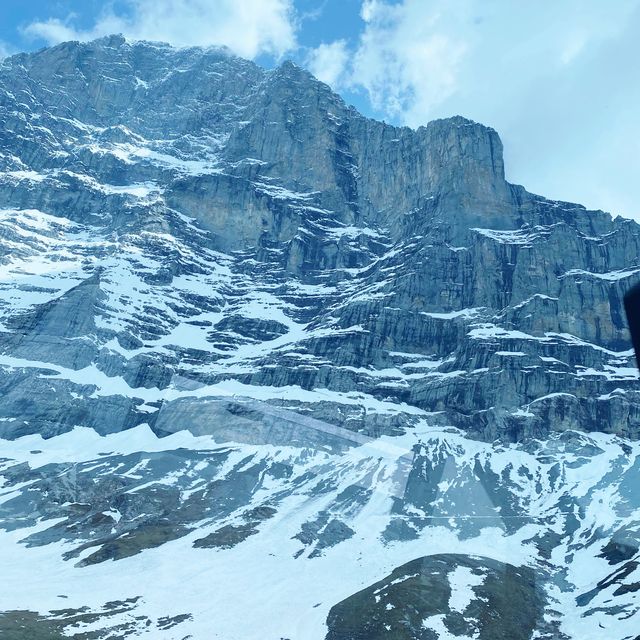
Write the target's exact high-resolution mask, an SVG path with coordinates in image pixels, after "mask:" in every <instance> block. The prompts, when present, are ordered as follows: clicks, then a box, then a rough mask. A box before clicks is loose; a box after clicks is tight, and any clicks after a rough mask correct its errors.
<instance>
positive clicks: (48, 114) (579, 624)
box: [0, 36, 640, 640]
mask: <svg viewBox="0 0 640 640" xmlns="http://www.w3.org/2000/svg"><path fill="white" fill-rule="evenodd" d="M0 131H1V132H2V133H1V134H0V247H1V249H0V250H1V252H2V254H1V255H2V261H1V267H0V290H1V295H0V390H1V392H2V400H1V401H0V438H1V439H2V456H1V458H2V459H0V566H1V567H2V568H3V578H4V580H3V583H4V589H3V588H0V635H3V632H5V631H6V632H7V633H8V636H7V637H14V638H19V639H20V640H22V639H26V638H34V637H52V638H54V637H69V636H73V637H77V638H86V639H88V638H97V637H101V638H103V637H104V638H106V637H109V638H113V639H114V640H115V639H116V638H132V637H146V638H150V639H152V640H156V639H158V638H162V640H171V639H174V638H175V639H176V640H180V639H183V638H185V637H191V638H194V640H209V639H210V638H224V640H231V639H236V638H237V639H240V640H250V639H253V638H256V640H257V639H258V638H260V639H264V638H268V639H271V638H289V639H290V640H308V639H312V640H315V639H316V638H318V639H319V638H323V637H325V638H328V639H330V640H356V639H357V638H367V639H373V638H385V639H387V638H391V637H393V638H402V639H407V640H414V639H416V640H417V639H422V640H424V639H425V638H428V639H429V640H435V639H436V638H439V637H447V638H450V637H456V638H460V639H461V640H462V639H463V638H479V639H481V640H482V639H486V640H496V639H498V638H509V640H514V639H518V640H520V639H522V640H529V639H530V638H533V637H536V638H539V639H541V640H543V639H546V640H552V639H553V640H558V639H562V640H568V639H572V638H575V639H576V640H577V639H580V640H584V639H585V638H601V637H606V638H611V640H623V639H627V640H628V639H630V638H633V637H636V634H637V630H638V625H637V616H638V611H639V610H640V577H639V576H638V573H639V572H640V569H639V568H638V567H640V557H639V556H638V549H639V548H640V529H639V528H638V521H639V517H640V495H639V493H638V486H640V446H639V445H638V443H637V442H635V440H637V439H638V438H639V437H640V388H639V386H638V384H639V382H638V373H637V370H636V367H635V362H634V359H633V351H632V348H631V343H630V338H629V335H628V332H627V328H626V324H625V319H624V312H623V304H622V300H623V295H624V293H625V291H627V289H628V288H629V287H631V286H632V285H633V284H635V283H636V282H638V281H640V258H639V256H640V226H639V225H638V224H636V223H635V222H632V221H630V220H625V219H622V218H616V219H612V218H611V216H610V215H608V214H606V213H603V212H601V211H587V210H586V209H585V208H584V207H581V206H580V205H576V204H570V203H567V202H559V201H555V200H548V199H545V198H544V197H541V196H538V195H534V194H531V193H528V192H527V191H526V190H525V189H524V188H523V187H522V186H519V185H513V184H510V183H509V182H507V181H506V179H505V171H504V163H503V155H502V143H501V141H500V138H499V136H498V134H497V133H496V132H495V131H494V130H493V129H491V128H488V127H485V126H483V125H481V124H478V123H475V122H472V121H470V120H467V119H465V118H462V117H459V116H456V117H453V118H448V119H444V120H437V121H434V122H431V123H429V124H428V125H427V126H425V127H420V128H419V129H417V130H412V129H409V128H406V127H393V126H390V125H388V124H384V123H380V122H376V121H375V120H371V119H368V118H365V117H363V116H362V115H360V114H359V113H358V112H357V111H355V110H354V109H353V108H352V107H349V106H348V105H346V104H345V103H344V101H343V100H342V99H341V98H340V97H339V96H337V95H336V94H334V93H333V92H332V91H331V90H330V88H329V87H328V86H326V85H325V84H322V83H321V82H319V81H317V80H316V79H315V78H313V76H311V75H310V74H309V73H307V72H306V71H304V70H302V69H300V68H299V67H297V66H295V65H294V64H292V63H290V62H285V63H284V64H282V65H281V66H280V67H278V68H277V69H273V70H269V71H267V70H265V69H262V68H260V67H259V66H256V65H255V64H253V63H251V62H248V61H246V60H242V59H240V58H237V57H234V56H233V55H231V54H230V53H229V52H228V51H226V50H222V49H214V48H211V49H200V48H188V49H174V48H172V47H170V46H168V45H164V44H161V43H149V42H136V43H131V42H127V41H125V40H124V39H123V38H121V37H119V36H113V37H109V38H103V39H100V40H97V41H95V42H89V43H83V44H80V43H77V42H68V43H64V44H61V45H59V46H56V47H52V48H49V49H44V50H42V51H39V52H37V53H33V54H20V55H17V56H13V57H11V58H8V59H6V60H4V61H3V62H2V63H1V64H0ZM311 576H313V577H312V578H311ZM7 585H9V586H8V587H7ZM594 629H596V630H597V633H596V634H595V635H594V632H593V630H594ZM12 633H13V634H14V635H13V636H11V634H12ZM15 634H18V635H17V636H16V635H15ZM20 634H21V635H20Z"/></svg>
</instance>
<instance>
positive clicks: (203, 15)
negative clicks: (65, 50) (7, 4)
mask: <svg viewBox="0 0 640 640" xmlns="http://www.w3.org/2000/svg"><path fill="white" fill-rule="evenodd" d="M127 2H128V5H129V6H128V9H129V10H128V12H127V13H126V14H124V13H123V14H116V13H114V12H113V11H112V10H107V11H104V12H103V13H102V14H101V15H100V16H99V18H98V19H97V21H96V23H95V25H94V26H93V27H92V28H90V29H87V30H79V29H77V28H76V27H75V26H74V16H69V18H68V19H67V20H65V21H61V20H58V19H50V20H46V21H40V22H33V23H31V24H30V25H28V26H27V27H26V28H25V29H24V33H25V35H27V36H32V37H35V38H40V39H42V40H44V41H45V42H47V43H48V44H56V43H58V42H63V41H65V40H91V39H93V38H97V37H100V36H104V35H109V34H112V33H122V34H123V35H125V36H126V37H128V38H131V39H132V40H156V41H162V42H169V43H171V44H174V45H177V46H192V45H199V46H208V45H219V46H227V47H229V48H230V49H231V50H232V51H234V52H235V53H237V54H238V55H240V56H243V57H245V58H255V57H256V56H258V55H260V54H262V53H267V54H272V55H274V56H276V57H280V56H282V55H283V54H284V53H285V52H287V51H289V50H291V49H293V48H294V47H295V46H296V26H295V16H294V8H293V2H292V0H127Z"/></svg>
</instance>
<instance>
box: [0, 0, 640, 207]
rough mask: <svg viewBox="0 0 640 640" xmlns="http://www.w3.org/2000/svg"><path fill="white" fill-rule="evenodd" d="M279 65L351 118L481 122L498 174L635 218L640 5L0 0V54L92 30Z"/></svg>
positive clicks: (631, 0) (489, 0) (468, 0)
mask: <svg viewBox="0 0 640 640" xmlns="http://www.w3.org/2000/svg"><path fill="white" fill-rule="evenodd" d="M116 32H121V33H124V34H125V35H126V36H127V37H129V38H131V39H141V38H143V39H153V40H164V41H168V42H171V43H173V44H175V45H177V46H186V45H216V44H224V45H226V46H228V47H230V48H231V49H232V50H234V51H235V52H236V53H238V54H239V55H242V56H244V57H247V58H252V59H254V60H256V61H257V62H258V63H259V64H263V65H265V66H272V65H274V64H277V63H278V62H279V61H281V60H283V59H286V58H289V59H292V60H294V61H295V62H297V63H298V64H301V65H302V66H305V67H306V68H308V69H309V70H311V71H312V72H313V73H315V74H316V75H317V76H318V77H319V78H320V79H321V80H323V81H325V82H327V83H328V84H330V85H331V86H332V87H333V88H334V89H335V90H336V91H338V92H339V93H340V94H341V95H342V96H344V97H345V99H346V100H347V102H349V103H351V104H354V105H355V106H356V107H357V108H358V109H359V110H360V111H362V112H363V113H365V114H366V115H370V116H373V117H377V118H380V119H385V120H386V121H387V122H392V123H394V124H403V125H408V126H412V127H416V126H419V125H421V124H426V123H427V122H428V121H429V120H432V119H434V118H438V117H446V116H450V115H454V114H461V115H464V116H466V117H469V118H472V119H473V120H477V121H479V122H483V123H485V124H488V125H490V126H493V127H494V128H496V129H497V130H498V132H499V133H500V135H501V137H502V139H503V142H504V146H505V160H506V166H507V178H508V179H510V180H511V181H512V182H517V183H520V184H524V185H525V186H526V187H527V188H528V189H529V190H530V191H534V192H537V193H541V194H543V195H545V196H548V197H552V198H558V199H564V200H570V201H575V202H580V203H582V204H585V205H586V206H588V207H591V208H602V209H604V210H607V211H611V212H612V213H614V214H621V215H626V216H631V217H635V218H637V219H640V179H639V176H640V108H639V107H638V105H640V38H638V36H637V34H638V33H640V0H615V1H611V2H605V1H604V0H537V1H536V2H533V1H525V0H521V1H517V0H114V1H113V2H101V1H98V0H20V1H18V0H3V2H2V3H1V4H0V56H2V55H7V54H10V53H13V52H16V51H25V50H33V49H37V48H40V47H42V46H45V45H47V44H53V43H56V42H60V41H63V40H66V39H91V38H94V37H98V36H101V35H104V34H106V33H116Z"/></svg>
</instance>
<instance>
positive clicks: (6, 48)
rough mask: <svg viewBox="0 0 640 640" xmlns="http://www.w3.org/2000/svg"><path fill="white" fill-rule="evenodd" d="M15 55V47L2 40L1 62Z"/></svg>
mask: <svg viewBox="0 0 640 640" xmlns="http://www.w3.org/2000/svg"><path fill="white" fill-rule="evenodd" d="M13 53H15V51H14V49H13V47H11V46H9V45H8V44H7V43H6V42H3V41H2V40H0V61H2V60H4V59H5V58H6V57H7V56H10V55H12V54H13Z"/></svg>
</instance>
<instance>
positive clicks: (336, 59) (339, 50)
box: [306, 40, 350, 91]
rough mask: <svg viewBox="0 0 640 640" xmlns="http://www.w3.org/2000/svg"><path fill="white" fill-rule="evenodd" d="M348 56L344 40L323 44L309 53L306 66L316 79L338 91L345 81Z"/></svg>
mask: <svg viewBox="0 0 640 640" xmlns="http://www.w3.org/2000/svg"><path fill="white" fill-rule="evenodd" d="M349 56H350V53H349V50H348V48H347V42H346V41H345V40H336V41H334V42H331V43H329V44H326V43H323V44H321V45H320V46H318V47H316V48H315V49H313V50H311V51H310V52H309V54H308V55H307V59H306V66H307V68H308V69H309V71H311V73H313V75H314V76H315V77H316V78H318V79H319V80H322V82H326V83H327V84H328V85H331V86H332V87H333V88H334V89H335V90H336V91H338V90H340V89H341V88H343V86H344V84H345V81H346V74H347V69H348V62H349Z"/></svg>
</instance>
